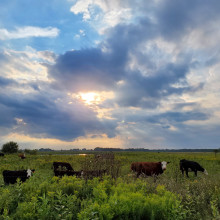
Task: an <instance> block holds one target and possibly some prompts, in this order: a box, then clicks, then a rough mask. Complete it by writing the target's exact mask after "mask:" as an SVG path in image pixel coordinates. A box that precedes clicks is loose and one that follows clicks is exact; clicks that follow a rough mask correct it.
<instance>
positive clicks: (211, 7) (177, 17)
mask: <svg viewBox="0 0 220 220" xmlns="http://www.w3.org/2000/svg"><path fill="white" fill-rule="evenodd" d="M219 10H220V2H219V1H218V0H210V1H200V0H195V1H191V0H186V1H181V0H178V1H172V0H165V1H162V2H161V4H160V5H159V7H158V8H157V9H156V18H157V22H158V25H159V26H158V28H159V30H160V31H161V34H162V35H163V36H164V37H165V38H167V39H170V40H177V39H179V38H181V37H183V36H184V35H185V34H186V33H189V32H190V31H191V30H192V29H193V28H198V27H202V26H203V25H207V24H208V23H209V21H210V20H211V21H213V20H215V19H217V18H218V19H219V18H220V14H219Z"/></svg>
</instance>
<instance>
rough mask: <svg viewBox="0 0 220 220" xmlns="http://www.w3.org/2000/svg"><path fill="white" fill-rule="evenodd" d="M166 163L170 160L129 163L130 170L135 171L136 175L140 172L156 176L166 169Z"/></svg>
mask: <svg viewBox="0 0 220 220" xmlns="http://www.w3.org/2000/svg"><path fill="white" fill-rule="evenodd" d="M168 163H170V162H166V161H163V162H134V163H132V164H131V170H132V171H133V172H136V173H137V177H139V176H140V175H141V174H144V175H146V176H158V175H159V174H162V173H163V172H164V170H166V166H167V164H168Z"/></svg>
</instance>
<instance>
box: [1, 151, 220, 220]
mask: <svg viewBox="0 0 220 220" xmlns="http://www.w3.org/2000/svg"><path fill="white" fill-rule="evenodd" d="M183 158H185V159H189V160H195V161H197V162H199V163H200V164H201V165H202V166H203V167H204V168H206V169H207V171H208V173H209V175H208V176H206V175H204V174H203V173H198V177H194V174H193V173H189V175H190V178H186V177H182V174H181V172H180V170H179V160H180V159H183ZM92 159H93V155H91V154H90V155H87V156H83V155H77V154H72V155H39V154H38V155H33V154H28V153H27V154H26V159H25V160H21V159H20V158H19V157H18V156H17V154H11V155H6V156H5V157H2V158H0V173H2V171H3V170H5V169H8V170H19V169H27V168H30V169H35V170H36V171H35V173H34V175H33V176H32V177H31V178H30V179H28V180H27V181H26V182H24V183H20V182H19V183H18V184H14V185H8V186H4V182H3V177H2V175H0V185H2V187H0V195H1V196H0V220H1V219H19V220H20V219H22V220H23V219H28V220H31V219H47V220H48V219H83V220H84V219H85V220H86V219H103V220H105V219H132V220H133V219H158V220H162V219H164V220H165V219H166V220H167V219H175V220H176V219H191V220H193V219H195V220H196V219H219V218H220V154H217V155H216V157H215V155H214V154H213V153H167V152H166V153H152V152H116V153H115V160H117V161H118V163H117V164H120V169H119V177H118V178H112V177H110V176H104V177H103V178H102V179H99V178H94V179H90V180H84V179H81V178H76V177H67V176H65V177H63V178H58V177H54V174H53V170H52V163H53V162H54V161H62V162H69V163H70V164H71V165H72V167H73V168H74V169H75V170H81V169H82V168H83V167H85V165H86V163H87V162H88V161H92ZM163 160H165V161H171V163H170V164H169V165H168V167H167V170H166V171H165V172H164V173H163V174H162V175H160V176H159V177H158V178H154V177H148V178H145V177H141V178H138V179H136V178H135V177H134V175H132V173H131V172H130V164H131V162H134V161H163Z"/></svg>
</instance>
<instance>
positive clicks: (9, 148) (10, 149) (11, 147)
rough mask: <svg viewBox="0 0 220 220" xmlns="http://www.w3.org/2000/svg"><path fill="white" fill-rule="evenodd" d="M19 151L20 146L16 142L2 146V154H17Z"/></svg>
mask: <svg viewBox="0 0 220 220" xmlns="http://www.w3.org/2000/svg"><path fill="white" fill-rule="evenodd" d="M18 149H19V146H18V144H17V143H16V142H13V141H10V142H8V143H6V144H3V146H2V152H3V153H9V154H12V153H17V152H18Z"/></svg>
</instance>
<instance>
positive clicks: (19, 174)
mask: <svg viewBox="0 0 220 220" xmlns="http://www.w3.org/2000/svg"><path fill="white" fill-rule="evenodd" d="M34 172H35V170H30V169H28V170H15V171H14V170H4V171H3V173H2V174H3V178H4V183H5V184H6V185H8V184H9V183H11V184H14V183H16V182H17V179H18V178H19V179H20V180H21V181H22V182H25V181H26V180H27V179H28V178H30V176H32V173H34Z"/></svg>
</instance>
